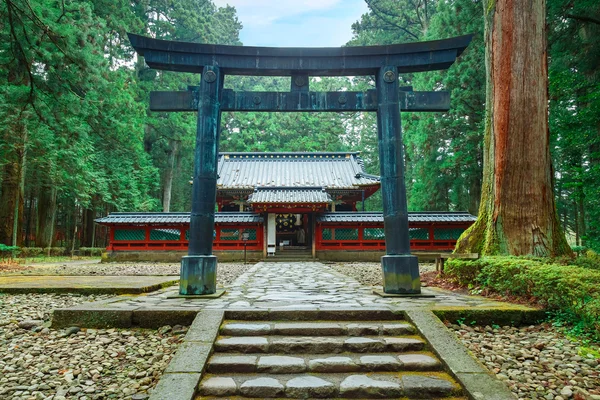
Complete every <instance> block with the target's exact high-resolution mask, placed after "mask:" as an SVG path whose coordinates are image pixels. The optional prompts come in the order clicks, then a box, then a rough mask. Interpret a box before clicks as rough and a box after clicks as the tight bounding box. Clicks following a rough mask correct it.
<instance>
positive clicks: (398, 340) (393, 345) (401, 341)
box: [383, 337, 425, 352]
mask: <svg viewBox="0 0 600 400" xmlns="http://www.w3.org/2000/svg"><path fill="white" fill-rule="evenodd" d="M383 340H384V341H385V347H386V349H387V351H398V352H402V351H419V350H423V348H424V347H425V342H423V341H422V340H420V339H417V338H405V337H386V338H384V339H383Z"/></svg>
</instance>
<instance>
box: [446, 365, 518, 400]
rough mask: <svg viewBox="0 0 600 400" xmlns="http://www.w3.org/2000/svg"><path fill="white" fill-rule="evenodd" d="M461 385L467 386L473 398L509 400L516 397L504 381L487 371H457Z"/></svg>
mask: <svg viewBox="0 0 600 400" xmlns="http://www.w3.org/2000/svg"><path fill="white" fill-rule="evenodd" d="M456 379H458V380H459V381H460V382H461V383H462V385H463V386H464V387H465V388H467V390H468V392H469V395H470V396H471V398H472V399H473V400H511V399H515V400H516V398H517V396H515V395H514V393H512V392H511V391H510V390H509V389H508V387H507V386H506V385H505V384H504V382H502V381H499V380H498V379H496V378H495V377H494V376H492V375H490V374H488V373H485V372H483V373H458V374H456Z"/></svg>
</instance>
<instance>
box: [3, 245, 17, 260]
mask: <svg viewBox="0 0 600 400" xmlns="http://www.w3.org/2000/svg"><path fill="white" fill-rule="evenodd" d="M20 251H21V249H20V248H19V246H7V245H5V244H2V243H0V256H1V257H2V258H7V257H9V258H15V257H16V256H17V255H18V254H19V252H20Z"/></svg>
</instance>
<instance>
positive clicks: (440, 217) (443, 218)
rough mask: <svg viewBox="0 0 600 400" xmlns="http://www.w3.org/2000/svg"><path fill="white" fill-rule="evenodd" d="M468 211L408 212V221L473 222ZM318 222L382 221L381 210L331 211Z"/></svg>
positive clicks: (472, 216) (473, 219)
mask: <svg viewBox="0 0 600 400" xmlns="http://www.w3.org/2000/svg"><path fill="white" fill-rule="evenodd" d="M476 219H477V217H475V216H474V215H471V214H469V213H468V212H436V211H432V212H409V213H408V221H409V222H475V220H476ZM317 221H319V222H383V213H381V212H332V213H326V214H321V215H319V216H318V218H317Z"/></svg>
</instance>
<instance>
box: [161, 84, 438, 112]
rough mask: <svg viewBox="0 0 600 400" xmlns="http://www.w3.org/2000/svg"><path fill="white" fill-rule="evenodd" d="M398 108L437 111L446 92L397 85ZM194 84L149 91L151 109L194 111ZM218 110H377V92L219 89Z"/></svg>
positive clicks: (415, 110) (195, 92)
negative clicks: (166, 90) (241, 90)
mask: <svg viewBox="0 0 600 400" xmlns="http://www.w3.org/2000/svg"><path fill="white" fill-rule="evenodd" d="M399 92H400V99H399V100H400V110H401V111H406V112H417V111H420V112H440V111H448V110H449V108H450V93H449V92H413V91H411V90H407V89H406V88H400V89H399ZM197 99H198V96H197V88H195V87H190V90H187V91H180V92H151V93H150V110H152V111H197V110H198V100H197ZM221 111H264V112H328V111H330V112H340V111H377V93H376V91H375V90H367V91H365V92H307V91H306V92H304V91H296V92H238V91H233V90H231V89H226V90H223V95H222V98H221Z"/></svg>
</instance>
